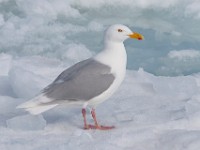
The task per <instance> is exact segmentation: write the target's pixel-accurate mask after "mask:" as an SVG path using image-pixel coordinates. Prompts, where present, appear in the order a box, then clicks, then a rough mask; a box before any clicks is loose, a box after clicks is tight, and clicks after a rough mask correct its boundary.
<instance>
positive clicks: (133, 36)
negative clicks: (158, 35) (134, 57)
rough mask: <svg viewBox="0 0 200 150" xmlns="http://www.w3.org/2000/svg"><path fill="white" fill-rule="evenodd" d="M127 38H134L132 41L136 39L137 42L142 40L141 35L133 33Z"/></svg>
mask: <svg viewBox="0 0 200 150" xmlns="http://www.w3.org/2000/svg"><path fill="white" fill-rule="evenodd" d="M128 36H129V37H130V38H134V39H138V40H143V39H144V37H143V35H141V34H139V33H136V32H133V33H132V34H129V35H128Z"/></svg>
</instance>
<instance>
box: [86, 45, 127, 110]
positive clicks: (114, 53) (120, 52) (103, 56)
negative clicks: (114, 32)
mask: <svg viewBox="0 0 200 150" xmlns="http://www.w3.org/2000/svg"><path fill="white" fill-rule="evenodd" d="M94 59H95V60H97V61H99V62H101V63H103V64H106V65H108V66H110V67H111V73H113V74H114V76H115V80H114V82H113V84H112V85H111V86H110V87H109V89H108V90H107V91H105V92H103V93H102V94H101V95H99V96H97V97H95V98H93V99H91V100H90V101H89V102H88V104H89V105H92V106H93V107H94V106H96V105H97V104H99V103H101V102H103V101H104V100H106V99H108V98H109V97H110V96H112V94H113V93H114V92H115V91H116V90H117V89H118V87H119V86H120V84H121V83H122V81H123V79H124V76H125V73H126V64H127V55H126V50H125V48H124V44H123V43H116V44H114V45H113V44H112V46H108V47H106V48H105V49H104V50H103V51H102V52H101V53H99V54H98V55H97V56H95V57H94Z"/></svg>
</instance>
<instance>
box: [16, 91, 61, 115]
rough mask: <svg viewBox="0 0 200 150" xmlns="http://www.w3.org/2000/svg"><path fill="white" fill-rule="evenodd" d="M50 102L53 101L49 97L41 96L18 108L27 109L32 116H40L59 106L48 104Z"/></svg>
mask: <svg viewBox="0 0 200 150" xmlns="http://www.w3.org/2000/svg"><path fill="white" fill-rule="evenodd" d="M50 101H51V100H50V99H48V98H47V97H44V96H42V95H39V96H37V97H35V98H33V99H32V100H30V101H27V102H25V103H22V104H20V105H19V106H17V108H22V109H25V110H26V111H28V112H29V113H30V114H32V115H38V114H40V113H42V112H45V111H47V110H49V109H52V108H53V107H55V106H57V105H58V104H47V103H48V102H50ZM45 103H46V104H45Z"/></svg>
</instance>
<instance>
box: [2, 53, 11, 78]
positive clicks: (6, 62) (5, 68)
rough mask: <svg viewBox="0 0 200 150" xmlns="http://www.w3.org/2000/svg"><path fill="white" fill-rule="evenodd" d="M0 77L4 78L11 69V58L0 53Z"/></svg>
mask: <svg viewBox="0 0 200 150" xmlns="http://www.w3.org/2000/svg"><path fill="white" fill-rule="evenodd" d="M0 62H1V63H0V68H1V70H0V75H2V76H6V75H8V72H9V70H10V67H11V62H12V56H11V55H8V54H4V53H1V54H0Z"/></svg>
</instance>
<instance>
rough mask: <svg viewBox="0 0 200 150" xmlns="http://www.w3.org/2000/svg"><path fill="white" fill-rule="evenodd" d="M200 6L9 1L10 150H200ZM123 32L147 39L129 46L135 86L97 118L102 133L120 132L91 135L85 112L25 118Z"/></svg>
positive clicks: (2, 64)
mask: <svg viewBox="0 0 200 150" xmlns="http://www.w3.org/2000/svg"><path fill="white" fill-rule="evenodd" d="M199 6H200V5H199V1H198V0H190V1H182V0H168V1H163V2H162V3H161V2H160V0H140V1H131V0H123V1H122V0H113V1H107V0H76V1H74V0H68V1H66V0H56V1H53V0H43V1H40V0H34V1H32V0H0V137H1V138H0V150H21V149H26V150H36V149H37V150H55V149H58V150H66V149H69V150H80V149H88V150H93V149H96V150H102V149H104V150H121V149H123V150H133V149H135V150H147V149H148V150H169V149H176V150H198V149H199V147H200V144H199V139H200V132H199V131H200V119H199V118H200V94H199V93H200V67H199V64H200V44H199V43H200V36H199V35H200V30H199V24H200V9H199ZM113 14H116V15H115V17H113ZM114 23H122V24H125V25H127V26H129V27H130V28H131V29H132V30H133V31H134V32H139V33H141V34H143V35H144V37H145V40H143V41H136V40H127V41H126V43H125V46H126V49H127V54H128V70H127V74H126V77H125V80H124V82H123V84H122V85H121V86H120V88H119V90H118V91H117V92H116V93H115V94H114V95H113V96H112V97H111V98H110V99H109V100H108V101H105V102H104V103H102V104H101V105H99V106H98V107H97V108H96V113H97V119H98V121H99V123H100V124H102V125H115V127H116V128H115V129H113V130H109V131H99V130H83V119H82V114H81V106H80V107H71V106H69V107H65V106H62V107H56V108H54V109H52V110H49V111H47V112H45V113H43V114H42V115H39V116H31V115H29V114H28V113H27V112H25V111H23V110H21V109H16V106H17V105H19V104H21V103H23V102H25V101H28V100H29V99H31V98H32V97H34V96H35V95H37V94H38V93H39V92H40V91H41V90H42V89H43V88H44V87H46V86H47V85H48V84H50V83H51V82H52V81H53V80H54V79H55V78H56V77H57V75H59V74H60V73H61V72H62V71H63V70H64V69H66V68H68V67H69V66H71V65H72V64H74V63H76V62H78V61H80V60H83V59H87V58H88V57H90V56H92V55H95V54H96V53H97V52H99V51H100V50H101V48H103V32H104V30H105V29H106V28H107V27H108V26H109V25H111V24H114ZM87 111H88V112H87V116H88V117H87V119H88V122H89V123H93V120H92V117H91V115H90V112H89V109H88V110H87Z"/></svg>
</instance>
